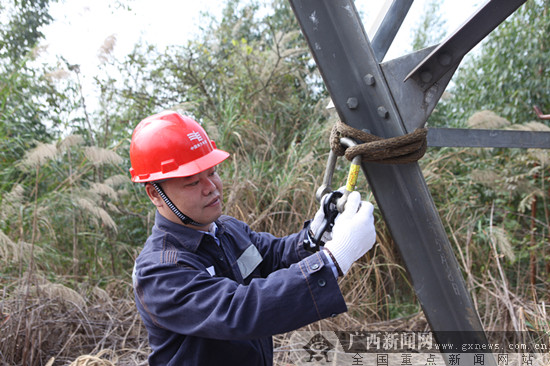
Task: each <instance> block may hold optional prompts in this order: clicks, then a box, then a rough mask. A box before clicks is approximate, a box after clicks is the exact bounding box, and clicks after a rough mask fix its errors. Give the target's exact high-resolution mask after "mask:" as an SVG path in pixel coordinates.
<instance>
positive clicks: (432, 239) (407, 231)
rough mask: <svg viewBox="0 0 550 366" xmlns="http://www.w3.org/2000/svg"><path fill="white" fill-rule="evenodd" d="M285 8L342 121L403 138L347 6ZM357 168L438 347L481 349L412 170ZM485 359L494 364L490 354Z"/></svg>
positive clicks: (454, 267) (344, 0)
mask: <svg viewBox="0 0 550 366" xmlns="http://www.w3.org/2000/svg"><path fill="white" fill-rule="evenodd" d="M290 3H291V6H292V8H293V10H294V13H295V15H296V17H297V18H298V21H299V23H300V26H301V28H302V33H303V34H304V36H305V38H306V39H307V42H308V44H309V47H310V50H311V52H312V54H313V57H314V58H315V61H316V63H317V65H318V67H319V70H320V72H321V75H322V77H323V80H324V82H325V85H326V87H327V89H328V91H329V93H330V95H331V97H332V100H333V102H334V105H335V108H336V111H337V112H338V114H339V117H340V118H341V120H342V121H344V122H345V123H347V124H348V125H350V126H352V127H355V128H358V129H367V130H369V131H370V132H371V133H373V134H375V135H377V136H381V137H386V138H387V137H394V136H400V135H403V134H405V132H406V130H405V127H404V124H403V121H402V120H401V117H400V115H399V113H398V111H397V107H396V105H395V102H394V100H393V98H392V95H391V92H390V89H389V87H388V85H387V83H386V81H385V79H384V75H383V72H382V70H381V68H380V65H379V64H378V61H377V59H376V56H375V55H374V52H373V50H372V48H371V45H370V43H369V41H368V38H367V36H366V33H365V31H364V28H363V24H362V23H361V21H360V19H359V17H358V15H357V10H356V9H355V6H354V3H353V0H290ZM362 169H363V172H364V173H365V175H366V177H367V179H368V181H369V185H370V187H371V189H372V191H373V194H374V196H375V198H376V201H377V203H378V206H379V208H380V210H381V212H382V215H383V217H384V219H385V221H386V223H387V226H388V228H389V230H390V233H391V235H392V237H393V239H394V241H395V243H396V245H397V247H398V249H399V251H400V253H401V256H402V258H403V261H404V263H405V266H406V268H407V271H408V273H409V275H410V277H411V281H412V284H413V287H414V289H415V292H416V295H417V297H418V300H419V302H420V304H421V306H422V308H423V311H424V313H425V315H426V318H427V320H428V322H429V324H430V326H431V328H432V330H433V332H434V337H435V338H436V340H437V342H439V343H445V342H453V343H455V344H470V343H471V344H486V343H487V339H486V336H485V333H484V331H483V327H482V325H481V321H480V319H479V316H478V315H477V312H476V309H475V307H474V305H473V302H472V299H471V298H470V295H469V293H468V290H467V289H466V286H465V283H464V279H463V277H462V274H461V271H460V268H459V265H458V263H457V260H456V258H455V256H454V253H453V250H452V247H451V244H450V242H449V240H448V238H447V235H446V233H445V229H444V227H443V224H442V222H441V219H440V217H439V215H438V212H437V209H436V207H435V205H434V203H433V199H432V197H431V195H430V193H429V190H428V187H427V185H426V182H425V180H424V177H423V175H422V172H421V170H420V168H419V165H418V164H417V163H411V164H404V165H384V164H369V163H364V164H362ZM447 336H448V337H447ZM485 361H486V363H485V364H486V365H496V363H495V362H494V358H493V357H492V356H490V357H488V358H487V359H486V360H485Z"/></svg>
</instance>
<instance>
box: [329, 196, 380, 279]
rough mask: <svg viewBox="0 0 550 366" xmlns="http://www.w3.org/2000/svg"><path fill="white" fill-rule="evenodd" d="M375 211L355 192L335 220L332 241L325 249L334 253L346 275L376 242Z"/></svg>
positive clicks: (334, 257) (333, 255)
mask: <svg viewBox="0 0 550 366" xmlns="http://www.w3.org/2000/svg"><path fill="white" fill-rule="evenodd" d="M373 211H374V206H373V205H372V204H371V203H370V202H367V201H363V202H361V195H360V194H359V192H357V191H354V192H351V194H350V195H349V197H348V200H347V202H346V206H345V208H344V212H342V213H341V214H340V215H338V217H337V218H336V220H335V223H334V228H333V229H332V240H330V241H328V242H327V243H326V244H325V249H328V250H329V251H330V253H332V257H333V259H334V260H335V261H336V262H337V263H336V265H337V266H339V267H340V270H341V271H342V273H343V274H344V275H345V274H346V273H347V272H348V270H349V269H350V267H351V265H352V264H353V262H355V261H356V260H358V259H359V258H361V257H362V256H363V255H364V254H365V253H366V252H368V251H369V250H370V249H371V248H372V247H373V245H374V243H375V241H376V230H375V228H374V216H373Z"/></svg>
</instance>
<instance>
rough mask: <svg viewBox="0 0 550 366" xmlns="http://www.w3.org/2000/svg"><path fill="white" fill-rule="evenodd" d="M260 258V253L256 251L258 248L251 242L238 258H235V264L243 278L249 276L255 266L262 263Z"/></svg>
mask: <svg viewBox="0 0 550 366" xmlns="http://www.w3.org/2000/svg"><path fill="white" fill-rule="evenodd" d="M262 260H263V258H262V255H261V254H260V252H259V251H258V248H256V247H255V246H254V245H253V244H251V245H250V246H249V247H248V248H246V249H245V251H244V252H243V254H241V256H240V257H239V259H237V265H238V266H239V270H240V271H241V275H242V276H243V279H244V278H247V277H248V276H250V274H251V273H252V272H254V270H255V269H256V267H258V265H259V264H260V263H262Z"/></svg>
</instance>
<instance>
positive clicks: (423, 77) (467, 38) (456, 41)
mask: <svg viewBox="0 0 550 366" xmlns="http://www.w3.org/2000/svg"><path fill="white" fill-rule="evenodd" d="M525 1H527V0H504V1H503V0H489V1H487V2H486V3H485V5H484V6H483V7H481V8H480V9H479V10H478V11H477V12H476V13H475V14H474V15H473V16H472V17H471V18H470V19H469V20H468V21H467V22H466V23H465V24H464V25H463V26H462V27H460V28H459V29H458V30H457V31H456V32H455V33H453V34H452V35H450V36H449V37H448V38H447V39H446V40H444V41H443V42H441V43H440V44H439V45H438V46H437V48H436V49H435V50H433V52H432V53H431V54H430V55H428V57H426V59H425V60H423V61H422V62H421V63H419V64H418V66H416V67H415V68H414V69H413V70H412V71H411V72H410V73H409V75H407V77H406V78H405V80H408V79H409V78H413V79H415V80H416V82H417V83H418V84H419V85H420V86H422V87H423V88H424V89H427V88H429V87H430V86H432V85H433V84H434V83H435V82H437V81H438V80H439V79H440V78H441V77H442V76H443V75H445V74H446V73H447V71H449V70H450V69H452V68H453V67H456V66H457V65H458V64H459V63H460V61H461V60H462V58H463V57H464V55H466V54H467V53H468V52H469V51H470V50H471V49H472V48H474V47H475V45H477V44H478V43H479V42H480V41H481V40H482V39H483V38H485V37H486V36H487V35H488V34H489V33H490V32H491V31H492V30H493V29H495V28H496V27H497V26H498V25H499V24H500V23H502V22H503V21H504V20H505V19H506V18H508V16H510V14H512V13H513V12H514V11H516V10H517V8H519V7H520V6H521V5H522V4H523V3H525Z"/></svg>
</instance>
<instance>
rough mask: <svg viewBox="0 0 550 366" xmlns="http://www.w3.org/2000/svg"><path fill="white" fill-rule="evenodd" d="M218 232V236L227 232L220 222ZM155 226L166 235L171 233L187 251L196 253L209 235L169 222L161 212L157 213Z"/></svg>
mask: <svg viewBox="0 0 550 366" xmlns="http://www.w3.org/2000/svg"><path fill="white" fill-rule="evenodd" d="M215 223H216V225H217V227H218V230H217V234H216V235H219V234H223V233H224V232H225V226H224V225H223V223H221V222H220V221H219V220H216V221H215ZM155 226H156V227H157V228H158V229H159V230H161V231H164V232H166V233H169V234H171V235H173V236H174V237H176V238H177V241H178V243H179V244H181V245H182V246H183V247H184V248H185V249H186V250H189V251H191V252H193V253H194V252H196V251H197V250H198V248H199V245H200V244H201V243H202V241H203V238H204V236H205V235H209V234H207V233H205V232H204V231H201V230H197V229H193V228H190V227H187V226H184V225H182V224H178V223H175V222H172V221H170V220H168V219H167V218H166V217H164V216H162V215H161V214H160V212H158V211H156V213H155Z"/></svg>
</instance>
